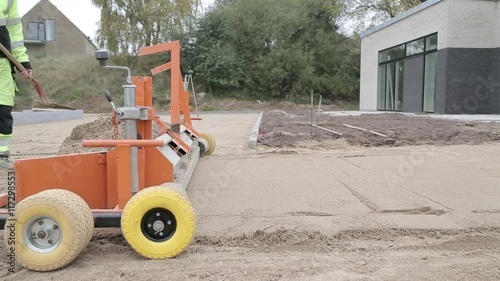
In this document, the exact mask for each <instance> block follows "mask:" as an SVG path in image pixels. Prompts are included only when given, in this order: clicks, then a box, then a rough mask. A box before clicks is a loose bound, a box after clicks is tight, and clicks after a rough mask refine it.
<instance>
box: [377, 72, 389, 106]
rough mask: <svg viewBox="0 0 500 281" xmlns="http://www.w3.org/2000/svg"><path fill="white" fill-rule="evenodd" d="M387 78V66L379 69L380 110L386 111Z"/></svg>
mask: <svg viewBox="0 0 500 281" xmlns="http://www.w3.org/2000/svg"><path fill="white" fill-rule="evenodd" d="M386 77H387V64H382V65H379V67H378V103H377V104H378V107H377V109H378V110H385V86H386V82H385V81H386V79H387V78H386Z"/></svg>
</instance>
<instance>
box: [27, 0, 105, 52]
mask: <svg viewBox="0 0 500 281" xmlns="http://www.w3.org/2000/svg"><path fill="white" fill-rule="evenodd" d="M21 21H22V24H23V31H24V39H25V40H24V45H25V46H26V48H28V52H29V53H32V54H45V55H73V56H80V55H90V54H94V52H95V51H96V50H97V47H96V46H95V45H94V44H93V43H92V41H91V40H90V38H88V37H87V36H86V35H85V34H84V33H83V32H82V31H81V30H80V29H79V28H78V27H76V25H74V24H73V23H72V22H71V21H70V20H69V19H68V18H67V17H66V16H65V15H64V14H63V13H62V12H61V11H60V10H59V9H57V7H56V6H54V5H53V4H52V3H51V2H50V1H49V0H41V1H40V2H38V3H37V4H36V5H35V6H34V7H33V8H32V9H31V10H29V11H28V12H27V13H26V14H25V15H24V16H23V17H22V18H21Z"/></svg>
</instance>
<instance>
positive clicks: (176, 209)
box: [121, 185, 196, 259]
mask: <svg viewBox="0 0 500 281" xmlns="http://www.w3.org/2000/svg"><path fill="white" fill-rule="evenodd" d="M121 228H122V233H123V236H124V237H125V240H127V242H128V243H129V245H130V246H131V247H132V248H133V249H134V250H135V251H136V252H137V253H138V254H140V255H141V256H143V257H146V258H149V259H167V258H172V257H175V256H177V255H179V254H180V253H182V252H183V251H184V250H185V249H186V248H187V247H188V246H189V244H190V243H191V241H192V239H193V237H194V234H195V231H196V215H195V212H194V209H193V207H192V206H191V203H189V201H188V200H187V198H186V197H185V196H183V195H181V194H180V193H179V192H177V191H174V190H173V189H170V188H169V187H168V185H166V186H155V187H148V188H146V189H143V190H141V191H140V192H139V193H137V194H136V195H134V196H133V197H132V198H131V199H130V201H129V202H128V203H127V205H126V206H125V208H124V209H123V213H122V219H121Z"/></svg>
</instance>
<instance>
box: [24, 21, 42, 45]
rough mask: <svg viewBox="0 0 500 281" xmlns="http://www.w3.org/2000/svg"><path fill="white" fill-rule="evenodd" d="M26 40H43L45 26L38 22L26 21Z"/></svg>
mask: <svg viewBox="0 0 500 281" xmlns="http://www.w3.org/2000/svg"><path fill="white" fill-rule="evenodd" d="M27 35H28V36H27V39H28V40H37V41H44V40H45V26H44V24H42V23H39V22H29V23H28V34H27Z"/></svg>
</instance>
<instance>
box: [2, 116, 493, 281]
mask: <svg viewBox="0 0 500 281" xmlns="http://www.w3.org/2000/svg"><path fill="white" fill-rule="evenodd" d="M394 116H396V115H394ZM99 117H101V116H97V115H95V116H87V117H86V119H85V120H77V121H66V122H59V123H51V124H41V125H33V126H19V127H16V133H15V137H16V141H15V143H14V145H13V154H14V158H26V157H29V155H30V154H32V155H33V154H38V157H42V156H48V155H50V154H52V155H55V154H59V153H65V152H68V150H65V149H67V148H69V147H72V148H74V149H75V150H77V149H80V147H79V145H78V142H79V141H80V139H82V138H87V136H84V137H82V136H79V135H78V134H76V133H77V132H75V131H73V128H75V127H76V126H78V125H80V124H82V123H87V124H86V125H84V127H78V128H80V129H79V130H80V131H79V132H83V131H84V130H82V129H81V128H89V127H92V125H95V124H96V122H102V120H100V121H99V120H98V119H99ZM256 118H257V114H232V115H224V114H222V115H206V116H204V120H203V121H201V122H200V123H195V126H197V128H199V129H200V130H201V131H208V132H211V133H212V134H214V136H215V137H216V139H217V143H218V146H217V149H216V151H215V153H214V155H213V156H209V157H205V158H202V159H201V160H200V163H199V165H198V167H197V170H196V172H195V175H194V177H193V179H192V181H191V184H190V186H189V188H188V196H189V197H190V199H191V200H192V203H193V205H194V207H195V208H196V211H197V215H198V230H197V235H196V238H195V239H194V241H193V244H192V245H191V246H190V247H189V248H188V250H187V251H186V252H184V253H183V254H181V255H180V256H179V257H177V258H174V259H170V260H146V259H144V258H142V257H140V256H139V255H137V254H136V253H135V252H134V251H133V250H132V249H131V248H130V247H129V246H128V245H127V243H126V241H125V240H124V239H123V237H122V235H121V232H120V230H119V229H98V230H95V235H94V238H93V240H92V241H91V243H90V245H89V246H88V247H87V249H86V250H84V252H83V253H82V254H81V255H80V256H79V257H78V258H77V259H76V260H75V261H74V262H73V263H72V264H71V265H69V266H68V267H66V268H64V269H61V270H58V271H55V272H50V273H38V272H32V271H29V270H26V269H23V268H19V269H18V271H17V273H15V274H10V273H8V272H7V265H6V263H2V264H1V265H0V279H2V280H500V265H499V264H500V263H499V262H498V261H499V260H500V191H499V189H500V188H499V186H500V169H499V168H498V167H500V161H499V160H497V159H500V158H499V157H497V156H499V154H500V153H499V151H500V146H499V145H498V144H495V141H497V140H498V139H497V137H498V135H497V132H496V131H495V129H493V128H494V125H483V124H473V125H469V124H467V125H465V124H451V123H441V122H437V123H435V124H434V123H433V124H434V126H437V127H433V128H434V129H436V130H438V131H440V132H442V134H441V135H442V136H443V137H438V138H437V139H433V137H419V136H420V135H427V133H426V132H423V133H422V132H421V130H423V129H425V127H428V126H429V124H430V123H425V122H424V121H421V122H419V123H415V126H416V127H417V128H419V129H417V130H413V132H409V131H408V128H410V127H412V125H411V124H413V121H411V122H410V121H408V120H406V119H405V117H400V116H398V117H395V118H396V119H395V120H392V122H389V121H390V120H389V119H388V118H391V117H389V116H381V117H379V118H381V120H382V121H383V122H382V123H384V124H394V123H396V124H400V126H401V127H398V126H395V125H394V127H391V126H389V127H387V128H386V127H383V126H382V125H381V126H377V125H376V124H378V123H370V125H369V126H367V127H370V129H373V130H375V131H378V132H380V133H384V134H391V139H394V142H392V144H391V141H389V142H385V141H384V142H383V143H381V142H380V141H379V140H380V139H378V137H377V138H373V137H372V136H368V135H366V134H361V135H355V134H357V132H349V133H348V132H347V130H344V131H343V132H344V133H346V134H348V136H347V137H345V138H343V139H332V136H330V135H323V134H322V135H321V136H322V137H321V138H319V139H318V138H316V139H314V138H310V137H308V136H306V135H307V134H308V132H309V131H308V130H309V128H308V127H307V125H305V126H304V124H303V123H304V122H306V121H305V119H304V120H303V121H301V122H302V123H300V122H299V124H297V125H296V126H295V128H293V127H294V126H291V125H289V124H290V122H289V120H286V119H279V118H282V117H272V118H269V117H268V118H267V119H264V123H263V130H264V132H263V133H264V135H262V136H261V139H260V141H261V144H265V145H261V146H259V147H258V148H257V149H247V148H246V143H247V141H248V136H249V134H250V130H251V127H252V126H253V123H254V121H255V119H256ZM362 118H364V117H361V119H359V122H358V123H356V122H355V121H356V120H358V119H352V118H351V119H348V120H324V123H323V125H324V126H327V125H328V124H331V126H329V128H331V129H337V130H340V129H342V128H340V127H339V126H338V125H333V124H343V123H348V124H351V125H357V126H362V125H363V124H366V123H365V121H366V120H363V119H362ZM371 118H373V117H371ZM96 120H98V121H96ZM280 120H281V121H280ZM89 122H94V123H89ZM280 122H281V125H279V124H280ZM294 122H295V121H294ZM372 122H375V121H373V120H372ZM422 122H423V123H422ZM104 123H105V122H104ZM89 124H90V125H89ZM401 124H402V125H401ZM103 126H105V125H103ZM276 128H285V129H289V128H291V129H289V130H288V131H287V130H281V129H276ZM297 128H302V129H301V130H298V129H297ZM384 128H386V129H384ZM398 128H401V129H400V130H398ZM447 128H448V129H447ZM470 130H477V131H470ZM72 131H73V134H71V133H72ZM283 132H285V133H283ZM391 132H392V133H391ZM418 132H421V133H418ZM457 132H458V133H457ZM86 134H89V136H91V137H92V138H93V137H96V136H94V135H91V134H90V133H89V132H87V133H86ZM106 134H110V132H109V128H108V129H106V130H102V132H101V134H100V136H104V135H106ZM301 134H302V137H300V136H301ZM351 134H352V135H351ZM462 134H465V135H466V136H467V137H466V138H465V139H462V138H461V137H460V136H461V135H462ZM70 135H71V138H70V139H67V138H68V137H69V136H70ZM290 135H291V136H292V137H290ZM297 135H299V137H297ZM474 135H476V136H477V138H473V136H474ZM277 136H278V137H277ZM279 136H281V137H279ZM283 136H285V137H283ZM287 136H288V137H287ZM430 136H432V134H430ZM450 136H454V137H450ZM447 138H448V139H449V140H450V143H446V142H445V139H447ZM412 139H413V141H412ZM431 140H432V141H433V142H438V143H435V144H439V145H446V144H473V143H482V144H483V145H475V146H472V145H460V146H438V147H436V146H428V145H427V146H421V147H420V146H419V147H413V146H408V145H411V144H429V143H428V142H430V141H431ZM63 143H64V145H63V147H61V145H62V144H63ZM433 144H434V143H433ZM395 145H396V146H403V147H396V148H394V147H392V146H395ZM368 146H377V147H368ZM421 151H424V152H423V153H420V152H421ZM419 153H420V154H422V155H424V158H423V159H424V160H422V161H419V162H415V161H413V162H412V161H411V159H413V158H411V157H412V155H417V154H418V155H420V154H419ZM43 154H46V155H43ZM394 159H395V160H396V161H395V164H394V165H392V164H391V163H392V161H393V160H394ZM404 159H410V160H409V161H406V162H409V163H410V166H412V167H413V172H412V173H404V171H403V172H402V171H401V170H400V167H402V166H401V165H402V164H401V163H403V164H404V163H406V162H404V161H403V160H404ZM229 163H231V164H232V167H238V169H237V170H238V172H237V173H236V174H231V175H229V176H228V175H227V174H226V173H225V171H226V170H227V166H228V165H229ZM412 163H413V164H412ZM398 165H399V166H398ZM398 169H399V170H398ZM384 171H385V172H386V173H385V174H387V172H394V173H395V174H396V175H398V176H399V177H400V179H403V180H401V181H398V180H387V181H389V183H390V184H387V181H386V179H384V177H383V176H379V174H382V175H383V174H384ZM450 175H455V176H450ZM0 176H1V177H2V179H1V180H2V181H4V175H0ZM431 179H432V180H431ZM469 181H471V182H472V183H471V182H469ZM437 182H439V183H440V184H437ZM211 183H215V185H213V184H211ZM433 184H434V185H433ZM2 185H4V184H2ZM440 190H442V191H440ZM495 202H498V203H497V204H496V203H495ZM0 236H1V235H0ZM0 238H2V237H0ZM4 252H5V247H4V246H3V245H2V246H1V247H0V253H4ZM2 260H3V258H2ZM5 260H6V259H5Z"/></svg>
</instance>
